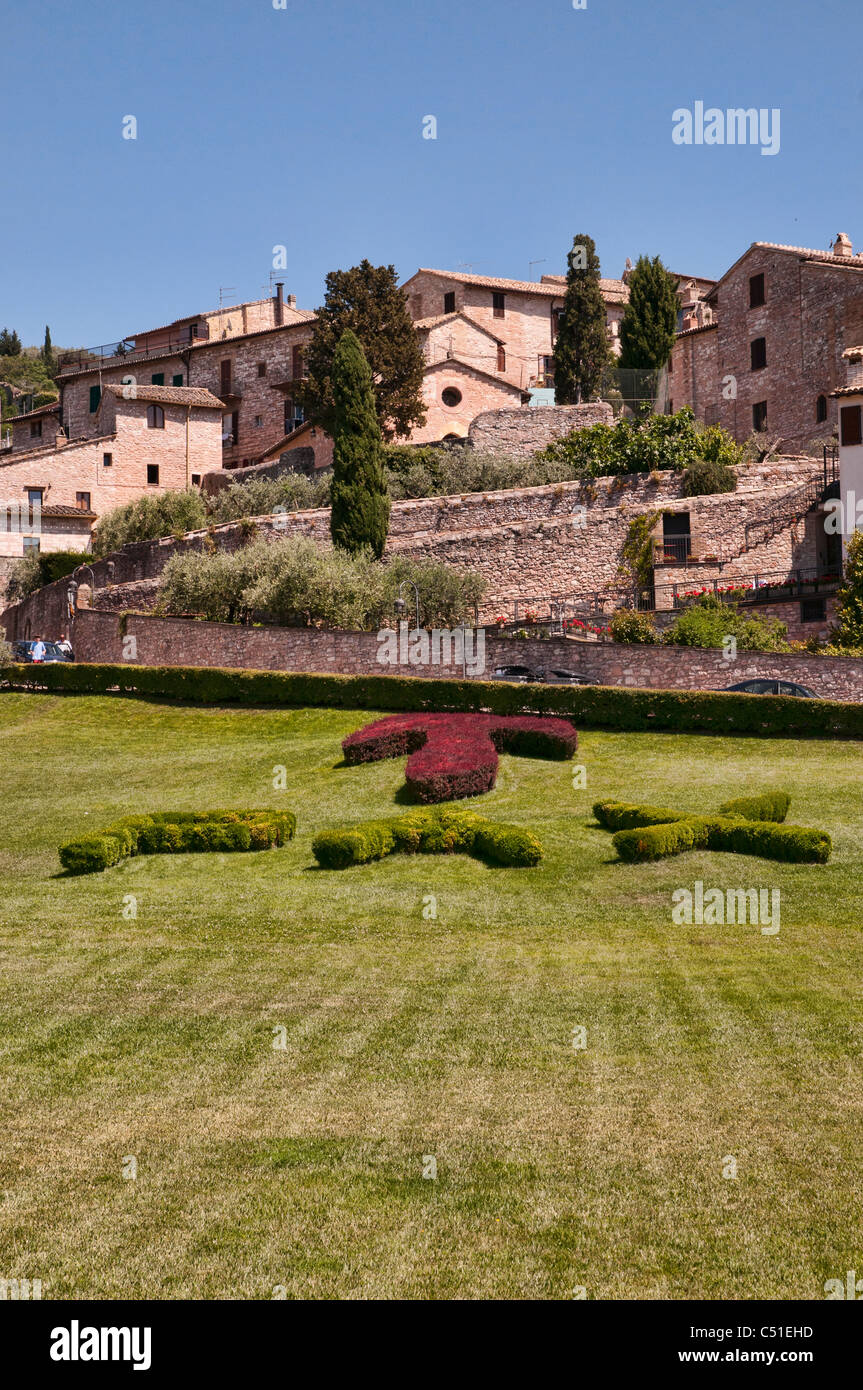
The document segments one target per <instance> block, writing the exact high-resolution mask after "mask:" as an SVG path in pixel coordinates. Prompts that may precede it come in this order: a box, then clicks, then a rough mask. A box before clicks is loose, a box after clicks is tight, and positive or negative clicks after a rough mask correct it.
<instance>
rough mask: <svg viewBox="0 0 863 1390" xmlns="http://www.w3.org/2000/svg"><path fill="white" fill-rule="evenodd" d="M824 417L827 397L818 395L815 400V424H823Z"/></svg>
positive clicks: (825, 416) (825, 417)
mask: <svg viewBox="0 0 863 1390" xmlns="http://www.w3.org/2000/svg"><path fill="white" fill-rule="evenodd" d="M826 419H827V397H826V396H819V397H818V400H817V401H816V402H815V423H816V425H823V423H824V421H825V420H826Z"/></svg>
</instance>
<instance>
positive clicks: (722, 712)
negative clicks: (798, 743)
mask: <svg viewBox="0 0 863 1390" xmlns="http://www.w3.org/2000/svg"><path fill="white" fill-rule="evenodd" d="M4 680H5V681H7V682H9V683H10V684H11V685H12V686H13V687H14V688H16V689H24V690H47V691H49V692H50V691H57V692H58V693H65V694H79V695H105V694H114V693H116V694H121V695H134V696H143V697H145V698H146V697H156V698H159V699H167V700H188V701H192V702H196V703H203V704H234V703H236V704H242V705H289V706H310V705H311V706H315V705H317V706H323V707H324V708H328V709H384V710H423V709H427V710H435V711H441V710H459V711H468V710H483V711H486V712H490V713H492V714H499V715H518V714H530V713H532V714H556V715H561V716H564V717H566V718H571V719H572V720H573V721H574V722H575V723H576V724H578V725H580V726H584V727H590V728H597V729H619V730H626V731H633V732H635V731H638V730H646V729H663V730H664V729H673V730H678V731H680V732H688V733H719V734H757V735H758V736H759V737H765V736H772V737H777V738H847V739H863V703H861V704H850V703H845V702H840V701H838V700H801V699H796V698H795V697H794V696H791V695H771V696H770V697H768V696H765V695H743V694H739V693H729V692H725V691H686V690H637V689H633V688H631V687H629V686H599V685H595V686H565V685H540V684H534V683H530V684H526V685H521V684H516V683H514V682H508V681H479V680H469V681H457V680H426V679H425V678H423V677H419V676H388V675H380V676H379V675H374V676H328V675H310V674H300V673H296V674H294V673H289V672H284V671H246V670H231V669H229V668H227V667H199V666H131V665H116V666H102V665H86V664H84V663H80V662H58V663H56V665H55V664H50V665H43V666H39V667H33V666H29V665H28V666H24V665H14V666H12V667H10V668H8V670H7V671H6V672H5V674H4Z"/></svg>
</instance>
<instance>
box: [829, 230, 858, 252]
mask: <svg viewBox="0 0 863 1390" xmlns="http://www.w3.org/2000/svg"><path fill="white" fill-rule="evenodd" d="M830 250H831V251H832V252H833V255H834V256H853V255H854V247H853V246H852V244H851V238H850V237H849V236H847V235H846V234H845V232H840V233H839V235H838V236H837V238H836V240H835V241H834V243H833V245H832V246H831V248H830Z"/></svg>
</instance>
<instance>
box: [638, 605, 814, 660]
mask: <svg viewBox="0 0 863 1390" xmlns="http://www.w3.org/2000/svg"><path fill="white" fill-rule="evenodd" d="M728 637H733V638H734V639H735V640H736V642H737V646H738V649H739V650H740V651H744V652H750V651H761V652H786V651H788V650H789V648H788V642H787V640H786V639H787V637H788V629H787V627H786V626H785V624H784V623H780V622H777V621H776V619H766V618H747V617H745V616H744V615H743V614H742V613H739V612H738V610H737V608H736V607H735V605H734V604H732V603H723V602H722V599H721V598H720V597H719V596H718V595H717V594H702V595H701V596H700V597H699V598H698V599H697V600H696V601H695V603H693V604H692V605H691V607H689V608H685V609H684V610H683V612H682V613H679V614H678V615H677V617H676V618H675V620H674V622H673V624H672V626H671V627H670V628H669V629H668V631H667V632H666V634H665V636H664V638H663V641H664V642H665V643H667V645H669V646H676V647H722V646H724V644H725V641H726V638H728Z"/></svg>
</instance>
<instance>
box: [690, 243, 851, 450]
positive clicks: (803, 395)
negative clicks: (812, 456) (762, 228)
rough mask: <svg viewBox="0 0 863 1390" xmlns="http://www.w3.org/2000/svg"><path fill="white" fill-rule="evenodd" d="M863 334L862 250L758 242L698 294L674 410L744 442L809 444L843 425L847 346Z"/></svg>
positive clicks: (837, 245) (839, 245)
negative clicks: (765, 436)
mask: <svg viewBox="0 0 863 1390" xmlns="http://www.w3.org/2000/svg"><path fill="white" fill-rule="evenodd" d="M861 341H863V256H861V255H859V254H858V255H855V254H854V252H853V248H852V245H851V242H850V240H849V238H848V237H847V236H846V235H845V234H844V233H840V235H839V236H838V237H837V238H836V240H835V241H834V242H833V245H832V246H831V248H830V250H829V251H819V250H813V249H811V248H806V247H800V246H783V245H776V244H773V243H771V242H754V243H753V244H752V246H750V247H749V249H748V250H747V251H745V252H744V253H743V255H742V256H741V257H740V258H739V260H737V261H735V263H734V265H733V266H732V267H731V268H730V270H728V271H726V273H725V274H724V275H723V276H722V278H721V279H720V280H718V281H717V282H716V284H715V285H713V286H712V288H708V289H707V291H706V293H704V294H702V295H700V296H699V297H698V298H697V299H695V300H694V302H693V304H692V306H691V308H690V311H689V313H687V314H686V315H685V317H684V320H683V323H682V325H681V332H680V334H679V336H678V339H677V342H676V344H675V347H674V351H673V353H672V361H671V367H670V372H671V383H670V394H671V408H673V409H674V410H679V409H680V407H681V406H684V405H690V406H692V408H693V410H694V411H695V414H696V416H697V418H698V419H700V420H704V421H705V422H706V423H708V424H720V425H722V426H723V427H724V428H725V429H727V430H728V431H729V432H730V433H731V434H732V435H733V436H734V437H735V438H736V439H738V440H743V439H746V438H747V436H748V435H749V434H750V433H751V432H752V431H753V430H758V431H762V430H766V431H767V432H768V433H769V434H770V435H771V436H774V437H778V438H780V439H781V441H782V444H783V446H786V447H787V446H790V447H793V448H797V449H799V448H804V447H807V446H809V445H810V444H811V443H812V442H813V441H818V440H826V439H829V438H830V437H831V436H832V435H833V434H835V432H836V427H837V424H838V418H839V417H838V406H837V401H836V397H835V396H834V395H833V393H834V392H835V391H837V390H838V389H840V388H841V387H843V386H844V385H845V363H844V362H843V353H844V352H845V350H846V349H847V348H849V347H851V346H853V345H854V344H856V343H859V342H861Z"/></svg>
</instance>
